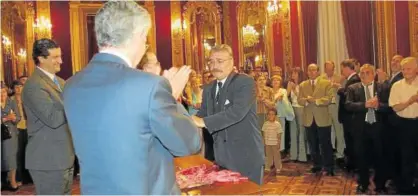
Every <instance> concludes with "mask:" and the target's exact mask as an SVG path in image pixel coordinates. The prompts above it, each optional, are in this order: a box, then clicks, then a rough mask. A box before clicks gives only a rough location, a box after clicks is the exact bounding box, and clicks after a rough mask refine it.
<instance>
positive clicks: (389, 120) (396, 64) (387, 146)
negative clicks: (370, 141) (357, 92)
mask: <svg viewBox="0 0 418 196" xmlns="http://www.w3.org/2000/svg"><path fill="white" fill-rule="evenodd" d="M402 59H403V57H402V56H401V55H395V56H393V58H392V61H391V64H390V70H391V72H392V74H391V77H390V78H389V80H388V83H387V85H388V86H389V92H390V90H391V89H392V86H393V84H395V83H396V82H397V81H399V80H402V79H403V78H404V77H403V74H402V71H401V69H402V66H401V61H402ZM398 124H399V117H398V116H397V115H396V113H395V112H394V111H393V109H392V108H391V107H390V108H389V111H388V114H387V115H386V116H385V120H384V125H385V126H384V129H383V142H384V152H385V155H386V158H387V159H386V160H387V163H388V176H389V179H391V180H393V181H392V182H394V183H395V184H396V185H397V187H399V186H400V184H399V183H400V180H399V176H400V171H401V168H400V167H401V163H400V159H401V157H400V149H399V132H398V131H396V130H399V129H398V126H397V125H398Z"/></svg>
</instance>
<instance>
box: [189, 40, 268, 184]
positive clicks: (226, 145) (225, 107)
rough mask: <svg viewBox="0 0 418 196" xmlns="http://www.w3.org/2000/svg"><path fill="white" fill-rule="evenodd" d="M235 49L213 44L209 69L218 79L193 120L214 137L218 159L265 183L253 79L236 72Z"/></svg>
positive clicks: (207, 86) (252, 179) (229, 167)
mask: <svg viewBox="0 0 418 196" xmlns="http://www.w3.org/2000/svg"><path fill="white" fill-rule="evenodd" d="M233 62H234V60H233V57H232V49H231V47H229V46H228V45H219V46H215V47H214V48H212V50H211V53H210V59H209V69H210V70H211V72H212V74H213V75H214V76H215V78H216V79H217V80H215V81H213V82H211V83H210V84H208V85H206V86H205V88H204V90H203V101H202V106H201V108H200V111H199V112H198V113H197V116H194V117H193V120H194V121H195V123H196V124H197V125H198V126H199V127H206V128H207V130H208V131H209V133H210V134H211V135H212V137H213V141H214V144H213V146H214V153H215V162H216V163H217V164H218V165H220V166H221V167H225V168H227V169H229V170H232V171H237V172H240V173H241V174H242V175H244V176H247V177H249V179H250V180H251V181H253V182H255V183H258V184H262V179H263V164H264V148H263V143H262V140H261V131H260V125H259V124H258V121H257V115H256V99H255V95H256V93H255V84H254V80H253V79H252V78H250V77H249V76H247V75H244V74H237V73H235V72H233V67H234V66H233V65H234V63H233Z"/></svg>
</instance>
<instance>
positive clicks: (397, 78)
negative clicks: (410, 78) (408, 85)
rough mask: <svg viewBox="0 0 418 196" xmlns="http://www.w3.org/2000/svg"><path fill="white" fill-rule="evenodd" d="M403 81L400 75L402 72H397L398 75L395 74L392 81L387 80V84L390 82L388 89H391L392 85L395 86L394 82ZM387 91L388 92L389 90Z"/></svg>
mask: <svg viewBox="0 0 418 196" xmlns="http://www.w3.org/2000/svg"><path fill="white" fill-rule="evenodd" d="M402 79H403V74H402V72H399V73H398V74H396V76H395V77H393V79H392V80H389V82H390V89H392V86H393V84H395V82H397V81H399V80H402ZM390 89H389V90H390Z"/></svg>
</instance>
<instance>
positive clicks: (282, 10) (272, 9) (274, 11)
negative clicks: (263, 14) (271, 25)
mask: <svg viewBox="0 0 418 196" xmlns="http://www.w3.org/2000/svg"><path fill="white" fill-rule="evenodd" d="M288 9H289V5H288V2H287V1H277V0H271V1H269V2H268V5H267V14H268V17H269V19H270V20H271V21H275V20H277V21H279V22H280V21H282V20H283V18H284V16H285V15H286V13H287V11H288Z"/></svg>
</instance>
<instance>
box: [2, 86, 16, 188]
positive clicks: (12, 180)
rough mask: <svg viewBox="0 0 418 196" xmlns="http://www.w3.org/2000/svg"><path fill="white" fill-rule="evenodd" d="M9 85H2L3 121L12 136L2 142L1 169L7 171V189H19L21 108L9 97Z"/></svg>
mask: <svg viewBox="0 0 418 196" xmlns="http://www.w3.org/2000/svg"><path fill="white" fill-rule="evenodd" d="M7 93H8V88H7V86H5V85H3V86H1V122H2V123H3V124H5V125H6V126H7V128H8V130H9V131H10V135H11V138H9V139H6V140H4V141H2V143H1V170H2V172H7V181H8V182H7V185H5V186H4V188H5V189H8V190H10V191H17V190H18V188H19V185H18V183H17V182H16V168H17V160H18V159H17V145H18V144H17V143H18V138H17V132H18V131H17V127H16V125H17V123H18V122H19V121H20V115H19V109H18V107H17V105H16V103H15V102H14V101H13V100H11V99H10V98H9V97H8V94H7Z"/></svg>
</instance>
